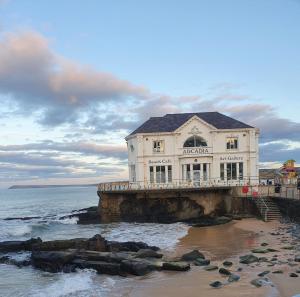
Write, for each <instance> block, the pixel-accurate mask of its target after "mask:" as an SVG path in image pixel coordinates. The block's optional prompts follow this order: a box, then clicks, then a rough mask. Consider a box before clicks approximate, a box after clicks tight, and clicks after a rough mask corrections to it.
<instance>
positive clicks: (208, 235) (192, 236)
mask: <svg viewBox="0 0 300 297" xmlns="http://www.w3.org/2000/svg"><path fill="white" fill-rule="evenodd" d="M256 238H257V235H255V233H254V232H251V231H246V230H242V229H239V228H236V227H235V226H234V223H228V224H225V225H219V226H214V227H201V228H190V229H189V231H188V234H187V235H186V236H185V237H183V238H182V239H181V240H180V242H179V244H178V245H177V248H176V251H175V253H176V255H181V254H183V253H184V252H185V251H186V250H190V249H199V250H201V251H202V252H204V254H207V256H208V257H209V258H210V259H211V260H218V259H219V260H220V259H221V260H222V259H224V258H227V257H230V256H233V255H237V254H239V253H240V252H241V251H243V250H245V249H251V248H252V247H254V246H255V245H256V244H257V242H256Z"/></svg>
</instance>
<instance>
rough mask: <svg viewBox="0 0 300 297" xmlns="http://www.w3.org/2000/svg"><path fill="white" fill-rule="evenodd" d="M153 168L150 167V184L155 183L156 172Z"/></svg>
mask: <svg viewBox="0 0 300 297" xmlns="http://www.w3.org/2000/svg"><path fill="white" fill-rule="evenodd" d="M153 169H154V168H153V166H150V183H151V184H153V183H154V170H153Z"/></svg>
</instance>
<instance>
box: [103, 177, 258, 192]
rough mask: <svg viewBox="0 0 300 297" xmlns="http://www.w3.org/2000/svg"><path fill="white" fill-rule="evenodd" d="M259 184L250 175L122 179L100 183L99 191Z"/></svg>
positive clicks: (256, 179)
mask: <svg viewBox="0 0 300 297" xmlns="http://www.w3.org/2000/svg"><path fill="white" fill-rule="evenodd" d="M248 185H249V186H250V185H252V186H253V185H255V186H258V185H259V179H258V178H257V177H250V178H249V177H248V178H243V179H236V180H221V179H220V178H210V179H200V180H197V181H195V180H182V179H180V180H177V179H173V180H172V181H169V182H168V181H166V182H164V183H154V182H150V181H135V182H128V181H120V182H106V183H100V184H99V185H98V191H102V192H105V191H128V190H159V189H201V188H218V187H241V186H248Z"/></svg>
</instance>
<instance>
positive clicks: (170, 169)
mask: <svg viewBox="0 0 300 297" xmlns="http://www.w3.org/2000/svg"><path fill="white" fill-rule="evenodd" d="M171 182H172V166H171V165H169V166H168V183H171Z"/></svg>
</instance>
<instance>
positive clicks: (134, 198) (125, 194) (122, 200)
mask: <svg viewBox="0 0 300 297" xmlns="http://www.w3.org/2000/svg"><path fill="white" fill-rule="evenodd" d="M98 195H99V197H100V199H99V206H98V210H99V213H100V215H101V221H102V222H113V221H127V222H133V221H135V222H161V223H171V222H176V221H185V220H192V219H197V218H201V217H206V216H222V215H224V214H250V215H257V214H258V212H257V208H256V206H255V204H254V203H253V201H252V200H251V199H249V198H247V197H236V192H235V193H233V192H232V189H231V188H226V187H224V188H208V189H180V190H176V189H163V190H162V189H160V190H130V191H119V192H118V191H112V192H100V191H99V192H98Z"/></svg>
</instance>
